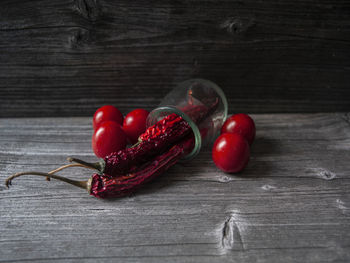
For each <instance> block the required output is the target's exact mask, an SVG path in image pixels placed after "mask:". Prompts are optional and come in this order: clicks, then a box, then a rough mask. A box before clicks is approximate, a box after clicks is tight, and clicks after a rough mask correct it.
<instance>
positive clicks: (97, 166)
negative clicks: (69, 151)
mask: <svg viewBox="0 0 350 263" xmlns="http://www.w3.org/2000/svg"><path fill="white" fill-rule="evenodd" d="M67 160H68V162H75V163H78V164H81V165H82V166H84V167H86V168H90V169H94V170H97V171H99V172H100V173H101V174H102V173H103V172H104V170H105V166H106V163H105V161H104V160H103V159H100V161H99V162H96V163H88V162H85V161H83V160H80V159H77V158H73V157H68V158H67Z"/></svg>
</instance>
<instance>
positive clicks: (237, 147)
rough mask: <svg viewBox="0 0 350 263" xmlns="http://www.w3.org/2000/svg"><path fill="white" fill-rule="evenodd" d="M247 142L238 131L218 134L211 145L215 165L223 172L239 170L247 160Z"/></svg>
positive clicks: (248, 152) (248, 151) (248, 153)
mask: <svg viewBox="0 0 350 263" xmlns="http://www.w3.org/2000/svg"><path fill="white" fill-rule="evenodd" d="M249 155H250V150H249V144H248V142H247V141H246V139H244V137H243V136H241V135H240V134H238V133H225V134H222V135H220V136H219V137H218V138H217V139H216V141H215V143H214V146H213V150H212V158H213V161H214V163H215V165H216V166H217V167H218V168H219V169H221V170H222V171H224V172H227V173H236V172H239V171H241V170H242V169H243V168H244V167H245V166H246V165H247V163H248V161H249Z"/></svg>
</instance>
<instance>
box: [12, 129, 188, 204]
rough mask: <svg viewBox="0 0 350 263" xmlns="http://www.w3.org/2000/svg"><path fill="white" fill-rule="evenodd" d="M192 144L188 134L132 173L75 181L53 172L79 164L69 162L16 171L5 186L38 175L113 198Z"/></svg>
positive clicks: (130, 190) (155, 172) (136, 186)
mask: <svg viewBox="0 0 350 263" xmlns="http://www.w3.org/2000/svg"><path fill="white" fill-rule="evenodd" d="M193 146H194V136H193V135H190V136H188V138H187V139H184V140H183V141H182V142H181V143H178V144H176V145H174V146H173V147H172V148H171V149H170V150H168V151H167V152H165V153H163V154H162V155H159V156H158V157H156V158H155V159H154V160H153V161H151V162H149V163H147V164H145V165H143V166H142V167H141V168H140V169H139V170H137V171H135V172H134V173H130V174H127V175H123V176H119V177H116V178H111V177H110V176H108V175H105V174H104V175H100V174H94V175H93V176H92V177H91V178H90V179H89V180H87V181H76V180H71V179H68V178H65V177H61V176H58V175H55V174H53V173H54V172H57V171H59V170H62V169H64V168H67V167H70V166H79V164H71V165H66V166H64V167H61V168H59V169H56V170H54V171H51V172H49V173H40V172H24V173H18V174H15V175H13V176H11V177H9V178H8V179H7V180H6V186H7V187H8V186H9V185H11V181H12V180H13V179H14V178H16V177H19V176H22V175H38V176H45V177H49V178H54V179H57V180H60V181H64V182H66V183H69V184H72V185H75V186H78V187H80V188H84V189H86V190H87V191H88V192H89V193H90V194H91V195H93V196H95V197H99V198H113V197H121V196H125V195H129V194H131V193H133V192H134V191H136V190H137V189H139V188H140V187H141V186H142V185H143V184H145V183H147V182H149V181H150V180H152V179H154V178H155V177H157V176H158V175H160V174H162V173H163V172H165V171H166V170H167V169H168V168H169V167H171V166H172V165H174V164H175V163H176V162H177V161H178V160H179V159H180V158H181V157H182V156H184V155H186V154H188V153H189V152H190V151H191V150H192V148H193Z"/></svg>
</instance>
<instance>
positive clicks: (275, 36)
mask: <svg viewBox="0 0 350 263" xmlns="http://www.w3.org/2000/svg"><path fill="white" fill-rule="evenodd" d="M349 48H350V2H349V1H344V0H293V1H279V0H266V1H251V0H246V1H242V0H233V1H230V0H226V1H224V0H192V1H190V0H186V1H174V0H170V1H164V0H161V1H145V0H142V1H141V0H140V1H129V0H119V1H112V0H103V1H98V0H95V1H90V0H78V1H73V0H71V1H66V0H59V1H58V0H53V1H13V0H2V1H1V2H0V117H26V116H91V115H92V114H93V112H94V111H95V109H96V108H97V107H99V106H101V105H103V104H114V105H116V106H117V107H119V108H120V109H121V110H122V111H123V112H124V113H126V112H127V111H128V110H130V109H132V108H136V107H144V108H147V109H152V108H154V107H155V106H156V105H157V104H158V103H159V102H160V100H161V98H162V97H163V96H164V95H165V94H166V93H167V92H168V91H169V90H170V89H171V88H173V87H174V86H175V85H176V84H177V83H179V82H181V81H183V80H186V79H188V78H192V77H201V78H206V79H210V80H212V81H214V82H216V83H217V84H218V85H219V86H221V87H222V88H223V90H224V91H225V93H226V94H227V96H228V100H229V104H230V112H250V113H261V112H320V111H322V112H324V111H349V110H350V91H349V83H350V49H349Z"/></svg>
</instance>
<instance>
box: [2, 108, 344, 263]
mask: <svg viewBox="0 0 350 263" xmlns="http://www.w3.org/2000/svg"><path fill="white" fill-rule="evenodd" d="M253 118H254V119H255V120H256V124H257V137H256V141H255V142H254V144H253V147H252V155H251V160H250V163H249V165H248V167H247V168H246V169H245V170H244V172H242V173H241V174H239V175H228V174H224V173H222V172H220V171H218V170H217V169H216V167H215V166H214V164H213V162H212V160H211V156H210V151H209V150H205V151H202V152H201V153H200V155H199V156H198V157H197V158H196V159H195V160H193V161H191V162H189V163H184V164H179V165H176V166H175V167H172V168H171V169H170V170H169V171H168V172H167V173H165V174H164V175H163V176H161V177H159V178H158V179H157V180H155V181H154V182H152V183H149V184H148V185H147V186H146V187H145V188H143V189H141V190H140V191H139V192H137V193H136V194H134V195H132V196H130V197H126V198H121V199H117V200H113V201H106V200H99V199H96V198H94V197H92V196H89V195H88V194H87V193H85V192H84V191H83V190H81V189H79V188H75V187H73V186H70V185H66V184H63V183H61V182H58V181H55V180H51V181H50V182H47V181H45V180H44V179H43V178H40V177H34V176H26V177H22V178H18V179H17V180H14V181H13V186H12V187H11V188H10V189H9V190H8V189H6V188H5V186H3V185H2V186H0V187H1V188H0V200H1V201H0V215H1V216H0V231H1V232H0V242H1V245H0V262H28V261H30V262H349V261H350V191H349V189H350V121H349V119H350V115H349V114H347V113H329V114H327V113H326V114H258V115H253ZM91 134H92V127H91V118H32V119H30V118H25V119H23V118H22V119H0V179H1V181H4V180H5V178H6V177H7V176H8V175H10V174H13V173H15V172H19V171H24V170H37V171H49V170H50V169H53V168H56V167H58V166H59V165H61V164H64V163H65V162H66V157H67V156H75V157H79V158H83V159H86V160H89V161H93V160H95V157H94V156H93V153H92V150H91V148H90V138H91ZM62 174H63V175H65V176H68V177H71V178H76V179H83V178H87V177H88V176H89V175H90V174H91V171H89V170H84V169H81V168H72V169H71V170H69V171H65V172H63V173H62Z"/></svg>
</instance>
